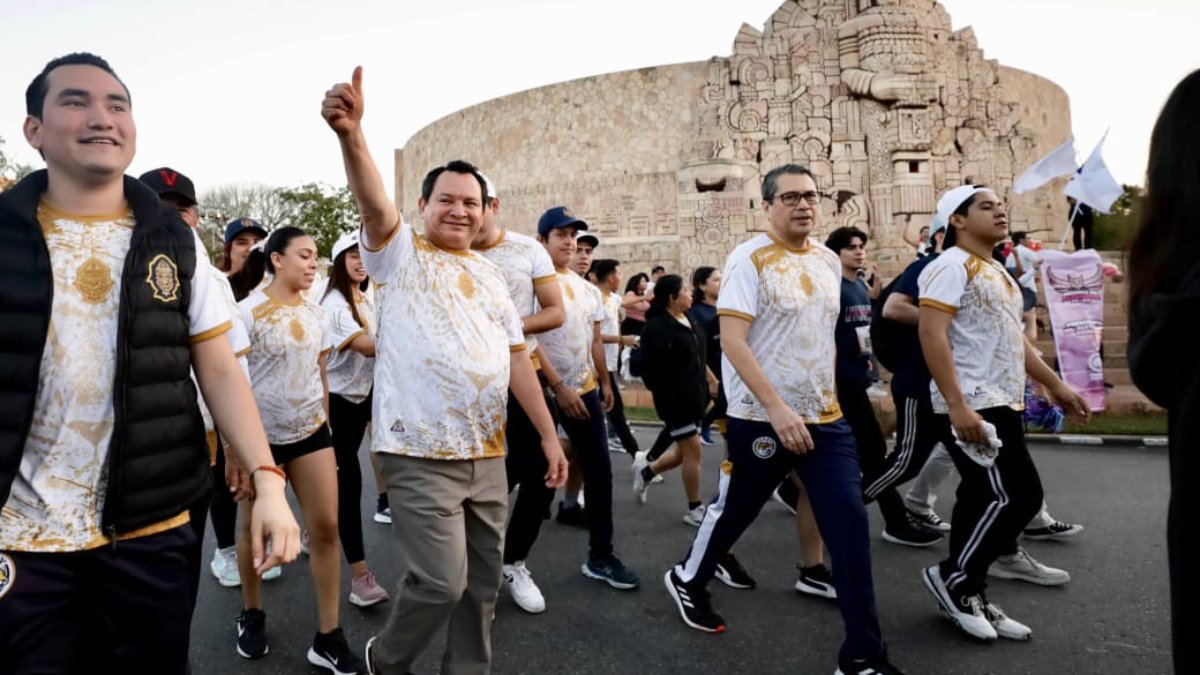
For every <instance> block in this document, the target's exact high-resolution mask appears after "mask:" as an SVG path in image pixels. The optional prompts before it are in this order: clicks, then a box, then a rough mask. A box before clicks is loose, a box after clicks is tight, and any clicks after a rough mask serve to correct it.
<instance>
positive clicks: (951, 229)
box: [942, 185, 987, 251]
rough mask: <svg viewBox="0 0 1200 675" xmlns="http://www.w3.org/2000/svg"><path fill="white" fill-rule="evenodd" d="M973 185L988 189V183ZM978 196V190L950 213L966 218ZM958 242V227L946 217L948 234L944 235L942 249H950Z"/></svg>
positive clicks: (977, 187)
mask: <svg viewBox="0 0 1200 675" xmlns="http://www.w3.org/2000/svg"><path fill="white" fill-rule="evenodd" d="M971 187H973V188H976V189H979V188H983V189H987V186H986V185H972V186H971ZM978 196H979V193H978V192H976V193H975V194H973V195H971V196H970V197H967V198H966V200H964V201H963V203H961V204H959V205H958V208H957V209H954V213H951V214H950V215H952V216H962V217H964V218H966V217H967V212H968V211H970V210H971V205H972V204H974V203H975V198H976V197H978ZM957 243H958V228H957V227H955V226H954V225H952V224H951V223H950V219H949V218H947V219H946V234H944V235H942V250H943V251H949V250H950V249H951V248H952V247H953V246H954V245H955V244H957Z"/></svg>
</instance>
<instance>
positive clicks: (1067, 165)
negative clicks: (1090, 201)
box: [1013, 136, 1075, 194]
mask: <svg viewBox="0 0 1200 675" xmlns="http://www.w3.org/2000/svg"><path fill="white" fill-rule="evenodd" d="M1069 173H1075V137H1074V136H1072V137H1070V138H1068V139H1067V142H1066V143H1063V144H1062V145H1060V146H1058V147H1057V148H1055V149H1053V150H1051V151H1050V152H1049V153H1048V154H1047V155H1046V156H1045V157H1043V158H1041V159H1039V160H1038V161H1036V162H1034V164H1033V166H1031V167H1029V168H1028V169H1026V170H1025V173H1023V174H1021V177H1020V178H1018V179H1017V182H1016V183H1013V192H1015V193H1017V194H1021V193H1023V192H1029V191H1030V190H1036V189H1038V188H1040V187H1042V186H1043V185H1045V184H1046V183H1049V182H1050V181H1052V180H1054V179H1055V178H1058V177H1059V176H1065V175H1067V174H1069Z"/></svg>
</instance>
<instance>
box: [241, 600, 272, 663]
mask: <svg viewBox="0 0 1200 675" xmlns="http://www.w3.org/2000/svg"><path fill="white" fill-rule="evenodd" d="M237 633H238V637H237V652H238V656H240V657H242V658H243V659H261V658H262V657H264V656H266V655H267V652H268V651H270V650H269V649H268V648H267V614H266V612H263V611H262V610H261V609H243V610H242V613H241V614H239V615H238V618H237Z"/></svg>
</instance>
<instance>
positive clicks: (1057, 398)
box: [1046, 380, 1092, 422]
mask: <svg viewBox="0 0 1200 675" xmlns="http://www.w3.org/2000/svg"><path fill="white" fill-rule="evenodd" d="M1046 394H1047V398H1049V399H1050V402H1051V403H1054V404H1055V405H1057V406H1058V407H1060V408H1062V409H1063V411H1064V412H1066V413H1067V415H1069V416H1071V417H1073V418H1075V419H1077V420H1080V421H1082V422H1087V421H1090V420H1091V419H1092V409H1091V407H1090V406H1088V404H1087V401H1085V400H1084V398H1083V397H1082V396H1080V395H1079V393H1078V392H1076V391H1075V390H1074V389H1072V388H1071V387H1069V386H1067V383H1066V382H1063V381H1062V380H1059V381H1058V384H1056V385H1054V386H1053V387H1051V388H1050V389H1048V390H1047V391H1046Z"/></svg>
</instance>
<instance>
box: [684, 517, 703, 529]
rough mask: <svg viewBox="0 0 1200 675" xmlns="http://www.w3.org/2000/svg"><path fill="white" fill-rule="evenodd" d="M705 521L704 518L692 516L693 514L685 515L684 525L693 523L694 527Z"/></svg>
mask: <svg viewBox="0 0 1200 675" xmlns="http://www.w3.org/2000/svg"><path fill="white" fill-rule="evenodd" d="M703 522H704V521H703V520H696V519H695V518H692V517H691V516H684V517H683V524H684V525H691V526H692V527H700V524H701V523H703Z"/></svg>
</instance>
